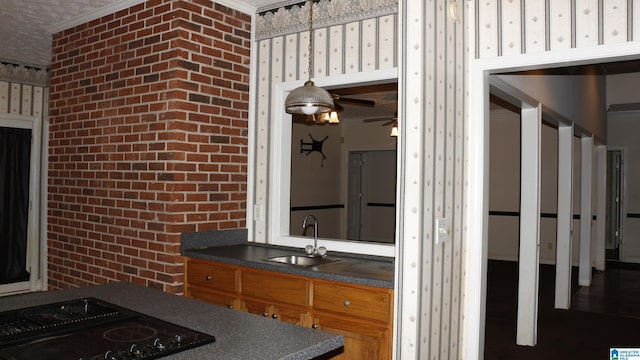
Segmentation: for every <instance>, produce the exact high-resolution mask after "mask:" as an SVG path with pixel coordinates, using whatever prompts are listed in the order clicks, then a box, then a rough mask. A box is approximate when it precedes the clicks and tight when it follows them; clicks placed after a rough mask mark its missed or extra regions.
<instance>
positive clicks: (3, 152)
mask: <svg viewBox="0 0 640 360" xmlns="http://www.w3.org/2000/svg"><path fill="white" fill-rule="evenodd" d="M30 162H31V129H16V128H6V127H0V284H8V283H14V282H18V281H27V280H29V272H28V271H27V218H28V214H29V169H30Z"/></svg>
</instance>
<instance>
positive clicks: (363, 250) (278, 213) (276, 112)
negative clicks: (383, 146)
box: [267, 68, 402, 257]
mask: <svg viewBox="0 0 640 360" xmlns="http://www.w3.org/2000/svg"><path fill="white" fill-rule="evenodd" d="M397 78H398V69H397V68H391V69H384V70H375V71H370V72H360V73H355V74H346V75H336V76H327V77H323V78H318V79H313V81H314V82H315V84H316V86H319V87H323V88H332V87H334V88H335V87H338V86H342V85H354V86H357V85H365V84H375V83H385V82H389V81H397ZM303 84H304V81H302V80H300V81H290V82H283V83H279V84H276V85H274V87H273V90H272V93H273V107H272V114H271V119H272V122H271V129H270V132H271V134H272V136H271V139H270V149H271V153H270V159H271V164H270V165H271V166H270V167H269V169H270V170H271V172H270V174H269V183H270V185H269V194H271V197H270V199H269V203H270V206H269V215H270V216H269V224H268V231H267V242H268V243H269V244H272V245H282V246H290V247H299V248H304V247H305V246H306V245H308V244H309V238H308V237H301V236H291V235H290V234H289V228H290V227H289V225H290V224H289V206H290V205H289V204H290V192H291V191H290V190H291V189H290V187H291V186H290V180H289V179H290V178H291V166H290V164H291V141H290V139H291V126H282V124H283V122H285V123H286V122H291V115H289V114H287V113H286V112H285V110H284V100H285V98H286V96H287V94H288V93H289V92H290V91H291V90H293V89H295V88H297V87H299V86H302V85H303ZM401 156H402V155H401V154H400V149H398V157H399V158H400V157H401ZM398 163H400V162H399V161H398ZM400 175H401V173H400V172H398V178H400ZM396 223H398V215H397V214H396ZM320 235H322V234H320ZM397 242H398V236H397V234H396V243H397ZM318 246H324V247H326V248H327V249H328V250H329V251H338V252H350V253H359V254H367V255H377V256H388V257H393V256H395V245H393V244H378V243H368V242H360V241H347V240H337V239H325V238H321V239H319V240H318Z"/></svg>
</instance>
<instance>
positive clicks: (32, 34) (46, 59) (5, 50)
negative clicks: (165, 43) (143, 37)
mask: <svg viewBox="0 0 640 360" xmlns="http://www.w3.org/2000/svg"><path fill="white" fill-rule="evenodd" d="M135 2H136V0H0V61H5V62H9V63H14V64H23V65H29V66H34V67H39V68H43V67H48V66H49V65H50V64H51V29H56V28H60V26H61V25H63V24H65V23H68V22H70V21H72V20H73V19H76V18H80V17H82V16H86V15H87V14H91V13H99V11H100V9H103V8H105V7H106V8H111V7H116V8H117V7H118V6H125V7H128V6H126V5H127V4H130V3H135ZM137 2H141V1H137ZM297 2H300V1H299V0H296V1H283V0H220V1H217V3H219V4H222V5H227V6H231V5H232V4H238V5H240V7H241V8H249V9H255V10H256V11H260V10H261V9H273V8H277V7H280V6H284V5H287V4H291V3H297ZM232 7H233V6H232Z"/></svg>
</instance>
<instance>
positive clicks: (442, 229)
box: [435, 219, 449, 244]
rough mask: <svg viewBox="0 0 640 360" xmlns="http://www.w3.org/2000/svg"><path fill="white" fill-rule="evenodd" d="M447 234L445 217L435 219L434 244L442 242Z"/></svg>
mask: <svg viewBox="0 0 640 360" xmlns="http://www.w3.org/2000/svg"><path fill="white" fill-rule="evenodd" d="M448 235H449V229H448V228H447V219H436V236H435V238H436V244H440V243H444V242H445V241H446V240H447V236H448Z"/></svg>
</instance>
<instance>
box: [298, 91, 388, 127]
mask: <svg viewBox="0 0 640 360" xmlns="http://www.w3.org/2000/svg"><path fill="white" fill-rule="evenodd" d="M331 96H332V97H333V103H334V108H335V111H337V112H338V113H340V112H342V111H343V110H344V106H342V104H351V105H356V106H366V107H374V106H375V105H376V102H375V101H374V100H368V99H357V98H351V97H344V96H341V95H340V94H337V93H331ZM316 119H317V117H316V116H315V115H310V116H307V115H299V114H294V115H293V122H295V123H305V124H308V125H312V124H314V123H318V124H324V123H325V121H317V120H316Z"/></svg>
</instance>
